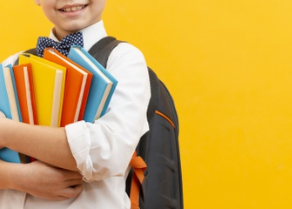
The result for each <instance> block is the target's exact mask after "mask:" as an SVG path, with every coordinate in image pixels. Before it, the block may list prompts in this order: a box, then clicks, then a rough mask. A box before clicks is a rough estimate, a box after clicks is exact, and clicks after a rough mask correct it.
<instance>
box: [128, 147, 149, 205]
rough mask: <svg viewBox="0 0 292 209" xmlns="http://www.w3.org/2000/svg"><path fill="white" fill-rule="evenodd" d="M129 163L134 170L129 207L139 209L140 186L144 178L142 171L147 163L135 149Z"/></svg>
mask: <svg viewBox="0 0 292 209" xmlns="http://www.w3.org/2000/svg"><path fill="white" fill-rule="evenodd" d="M130 165H131V166H132V168H133V171H134V172H133V177H132V182H131V191H130V200H131V209H139V208H140V207H139V197H140V188H141V185H142V183H143V181H144V178H145V176H144V172H145V170H146V168H147V165H146V163H145V162H144V160H143V159H142V158H141V157H140V156H137V152H136V151H135V152H134V154H133V156H132V159H131V161H130Z"/></svg>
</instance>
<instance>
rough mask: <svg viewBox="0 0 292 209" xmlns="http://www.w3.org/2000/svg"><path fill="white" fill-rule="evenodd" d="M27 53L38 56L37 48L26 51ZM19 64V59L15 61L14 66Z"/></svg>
mask: <svg viewBox="0 0 292 209" xmlns="http://www.w3.org/2000/svg"><path fill="white" fill-rule="evenodd" d="M25 53H30V54H34V55H36V48H32V49H29V50H26V51H25ZM18 62H19V57H18V58H17V60H16V61H15V63H14V65H18Z"/></svg>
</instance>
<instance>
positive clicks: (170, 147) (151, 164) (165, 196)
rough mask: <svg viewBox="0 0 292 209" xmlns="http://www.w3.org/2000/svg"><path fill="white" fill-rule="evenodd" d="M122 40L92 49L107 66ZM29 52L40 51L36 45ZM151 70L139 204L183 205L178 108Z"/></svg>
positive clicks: (169, 208)
mask: <svg viewBox="0 0 292 209" xmlns="http://www.w3.org/2000/svg"><path fill="white" fill-rule="evenodd" d="M121 42H122V41H119V40H117V39H116V38H114V37H110V36H108V37H105V38H103V39H101V40H100V41H98V42H97V43H96V44H95V45H94V46H93V47H92V48H91V49H90V50H89V53H90V54H91V55H92V56H93V57H94V58H95V59H96V60H97V61H98V62H100V64H101V65H103V66H104V67H105V68H106V65H107V60H108V57H109V55H110V53H111V51H112V50H113V49H114V48H115V47H116V46H117V45H118V44H119V43H121ZM27 52H28V53H32V54H36V51H35V49H31V50H28V51H27ZM148 72H149V78H150V85H151V99H150V102H149V106H148V111H147V118H148V122H149V126H150V130H149V131H148V132H147V133H145V134H144V135H143V136H142V137H141V139H140V142H139V144H138V146H137V148H136V152H137V155H138V156H140V157H141V158H142V159H143V160H144V161H145V162H146V164H147V169H146V170H145V172H144V176H145V179H144V181H143V183H142V185H141V191H140V193H138V195H139V197H138V198H139V200H137V202H139V203H137V204H139V208H140V209H183V184H182V172H181V161H180V150H179V141H178V136H179V123H178V117H177V112H176V109H175V105H174V102H173V99H172V97H171V95H170V93H169V91H168V89H167V88H166V86H165V85H164V84H163V83H162V82H161V81H160V80H159V78H158V77H157V75H156V74H155V73H154V71H153V70H152V69H150V68H149V67H148ZM133 173H134V172H133V169H132V171H131V172H130V174H129V176H128V178H127V182H126V183H127V185H126V188H127V193H128V194H129V196H131V183H132V178H133ZM131 200H132V199H131ZM133 208H134V206H133V205H132V209H133ZM137 208H138V207H137Z"/></svg>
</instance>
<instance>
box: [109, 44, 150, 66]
mask: <svg viewBox="0 0 292 209" xmlns="http://www.w3.org/2000/svg"><path fill="white" fill-rule="evenodd" d="M116 59H123V60H129V61H134V60H136V61H139V60H140V61H143V62H145V57H144V54H143V53H142V51H141V50H140V49H139V48H138V47H136V46H134V45H133V44H131V43H128V42H121V43H119V44H118V45H117V46H116V47H115V48H114V49H113V51H112V53H111V54H110V56H109V60H116Z"/></svg>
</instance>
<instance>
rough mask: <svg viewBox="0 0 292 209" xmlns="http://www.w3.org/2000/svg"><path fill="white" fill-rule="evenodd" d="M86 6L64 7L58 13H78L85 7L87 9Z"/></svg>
mask: <svg viewBox="0 0 292 209" xmlns="http://www.w3.org/2000/svg"><path fill="white" fill-rule="evenodd" d="M87 5H88V4H86V5H78V6H66V7H65V8H61V9H59V11H61V12H76V11H80V10H82V9H84V8H85V7H87Z"/></svg>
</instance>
